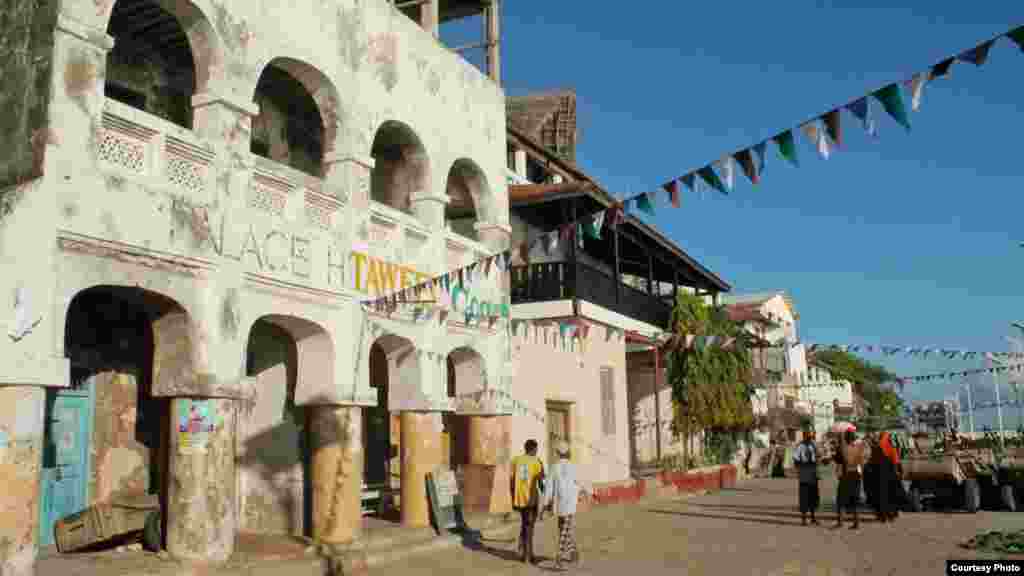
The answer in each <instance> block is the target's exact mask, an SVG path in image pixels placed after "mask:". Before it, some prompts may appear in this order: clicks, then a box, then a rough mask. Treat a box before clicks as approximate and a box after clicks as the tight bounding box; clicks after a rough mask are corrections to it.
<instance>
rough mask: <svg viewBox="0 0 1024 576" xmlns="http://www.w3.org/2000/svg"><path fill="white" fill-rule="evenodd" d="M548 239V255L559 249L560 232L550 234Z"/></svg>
mask: <svg viewBox="0 0 1024 576" xmlns="http://www.w3.org/2000/svg"><path fill="white" fill-rule="evenodd" d="M547 238H548V241H547V249H548V254H551V253H553V252H554V251H555V249H556V248H558V232H548V233H547Z"/></svg>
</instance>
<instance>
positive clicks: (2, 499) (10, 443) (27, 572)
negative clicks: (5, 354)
mask: <svg viewBox="0 0 1024 576" xmlns="http://www.w3.org/2000/svg"><path fill="white" fill-rule="evenodd" d="M45 399H46V389H45V388H41V387H36V386H0V485H2V486H3V489H2V490H0V576H31V575H32V574H33V572H34V569H35V561H36V535H37V534H38V532H39V482H40V475H39V466H40V463H41V462H42V450H43V418H44V410H45ZM84 441H88V439H85V440H84Z"/></svg>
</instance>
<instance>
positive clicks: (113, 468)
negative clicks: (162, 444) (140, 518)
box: [89, 370, 162, 504]
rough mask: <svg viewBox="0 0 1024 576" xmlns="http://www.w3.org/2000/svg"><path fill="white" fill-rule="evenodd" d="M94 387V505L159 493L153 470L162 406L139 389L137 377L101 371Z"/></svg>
mask: <svg viewBox="0 0 1024 576" xmlns="http://www.w3.org/2000/svg"><path fill="white" fill-rule="evenodd" d="M93 382H94V386H95V389H94V390H95V398H96V412H95V420H94V426H93V436H92V446H91V450H92V462H93V470H92V476H91V478H90V490H89V494H90V495H91V502H90V504H95V503H97V502H104V501H109V500H110V499H111V497H119V496H128V495H139V494H146V493H151V492H155V491H156V490H157V489H158V488H159V481H158V478H155V477H154V474H153V470H152V468H151V467H152V466H153V465H155V464H156V463H155V462H154V461H155V460H157V458H158V451H157V448H158V444H159V433H160V429H159V424H160V419H159V414H158V413H157V411H158V410H159V409H160V408H161V407H162V406H161V405H159V404H158V402H157V401H155V400H153V399H152V398H151V397H149V395H148V394H145V390H142V389H140V378H139V374H138V373H137V372H134V371H132V372H130V371H127V370H124V371H118V372H103V373H100V374H97V375H96V376H95V378H94V381H93ZM140 405H141V409H140ZM140 416H142V418H140Z"/></svg>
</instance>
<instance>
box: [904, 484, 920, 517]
mask: <svg viewBox="0 0 1024 576" xmlns="http://www.w3.org/2000/svg"><path fill="white" fill-rule="evenodd" d="M907 504H908V505H909V506H910V511H911V512H920V511H921V489H920V488H918V487H917V486H911V487H910V493H909V494H907Z"/></svg>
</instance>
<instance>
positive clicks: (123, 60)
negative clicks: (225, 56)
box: [104, 0, 219, 128]
mask: <svg viewBox="0 0 1024 576" xmlns="http://www.w3.org/2000/svg"><path fill="white" fill-rule="evenodd" d="M107 31H108V33H109V34H110V35H111V36H113V37H114V48H113V49H112V50H111V51H110V53H109V54H108V55H107V72H106V80H105V84H104V95H105V96H106V97H107V98H110V99H113V100H117V101H118V102H121V103H124V104H127V105H129V106H131V107H133V108H137V109H139V110H142V111H144V112H147V113H149V114H152V115H154V116H158V117H160V118H163V119H164V120H167V121H169V122H173V123H174V124H177V125H179V126H183V127H185V128H191V127H192V95H193V94H194V93H196V92H198V91H202V90H203V89H205V87H206V84H207V83H208V81H209V75H210V68H211V66H212V65H214V64H215V63H216V62H217V61H218V60H219V53H218V51H217V46H218V43H217V39H216V36H215V34H214V32H213V29H212V27H211V26H210V24H209V22H208V21H207V20H206V18H205V17H204V16H203V14H202V13H201V12H200V11H199V9H198V8H196V7H195V6H194V5H193V4H192V3H191V2H188V1H183V0H117V2H115V4H114V7H113V10H112V12H111V15H110V22H109V24H108V26H107Z"/></svg>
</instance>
